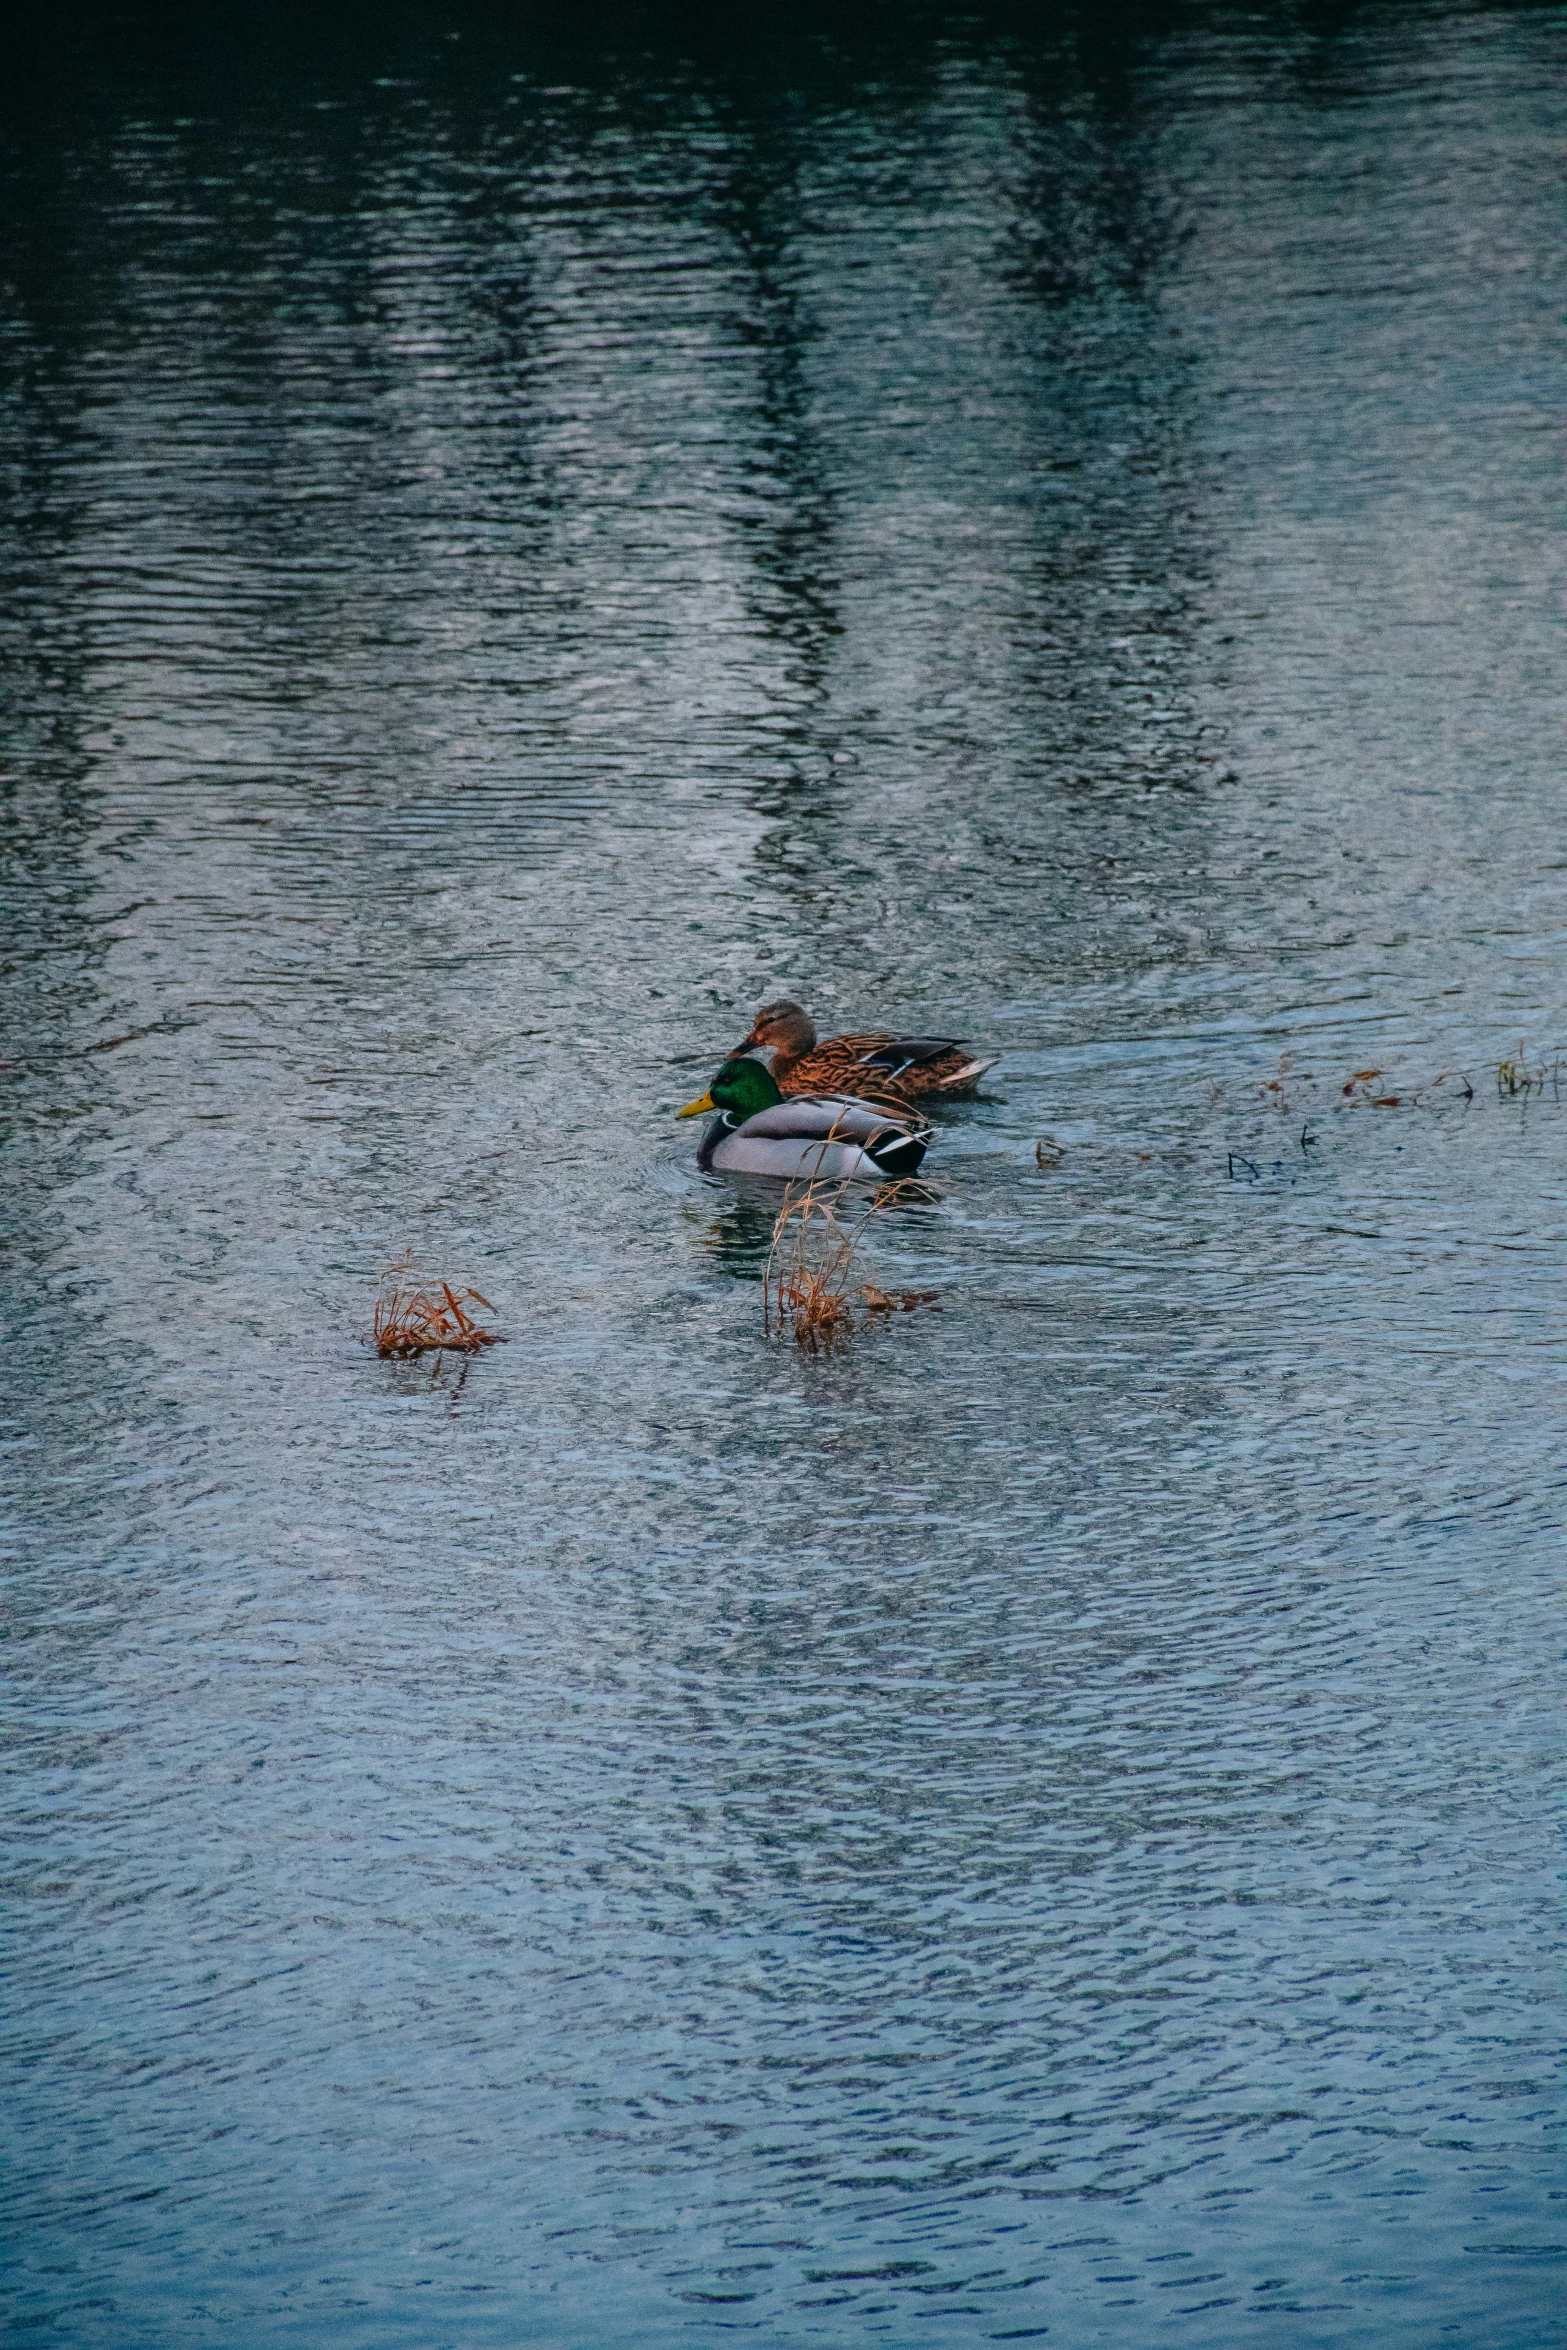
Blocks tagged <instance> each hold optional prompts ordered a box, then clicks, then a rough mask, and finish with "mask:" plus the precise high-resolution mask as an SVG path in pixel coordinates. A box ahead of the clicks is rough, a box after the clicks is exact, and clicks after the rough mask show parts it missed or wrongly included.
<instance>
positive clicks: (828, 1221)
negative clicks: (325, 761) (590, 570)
mask: <svg viewBox="0 0 1567 2350" xmlns="http://www.w3.org/2000/svg"><path fill="white" fill-rule="evenodd" d="M832 1133H833V1134H835V1133H836V1128H834V1129H833V1130H832ZM827 1139H828V1140H831V1139H832V1134H829V1136H828V1137H827ZM853 1188H854V1185H853V1182H852V1179H849V1178H835V1179H833V1180H830V1181H829V1180H827V1179H825V1178H823V1177H821V1176H813V1177H812V1178H811V1179H810V1180H809V1181H808V1182H807V1183H806V1184H805V1185H804V1187H803V1189H800V1190H791V1191H790V1193H789V1194H788V1195H787V1196H786V1197H785V1200H784V1204H783V1206H782V1207H781V1208H780V1209H779V1211H778V1214H777V1216H776V1218H775V1219H774V1222H773V1239H772V1246H771V1247H770V1248H769V1250H768V1252H767V1263H766V1266H765V1268H764V1270H763V1273H762V1327H763V1329H764V1330H765V1332H766V1333H767V1335H768V1337H769V1338H771V1337H773V1336H774V1335H775V1334H776V1335H777V1336H779V1337H781V1336H782V1335H783V1333H784V1332H785V1331H786V1330H787V1331H789V1332H791V1333H792V1334H793V1337H794V1342H795V1344H796V1346H798V1347H800V1348H802V1349H803V1350H804V1352H805V1353H807V1354H829V1353H831V1352H832V1350H833V1348H834V1347H838V1346H842V1345H844V1344H845V1343H846V1342H847V1341H848V1340H849V1339H850V1338H852V1337H853V1335H854V1312H853V1308H852V1306H851V1304H850V1275H851V1273H852V1272H853V1270H854V1255H855V1251H856V1249H857V1248H858V1247H859V1244H860V1241H861V1239H862V1237H863V1236H864V1232H865V1228H866V1226H867V1225H868V1224H869V1223H870V1221H871V1219H872V1217H873V1216H877V1215H880V1213H881V1211H882V1210H883V1209H884V1208H887V1207H890V1206H891V1205H892V1204H893V1202H894V1201H895V1200H898V1199H901V1198H904V1197H905V1196H907V1195H908V1194H909V1193H910V1192H913V1191H914V1190H915V1189H916V1186H915V1184H914V1182H913V1179H912V1178H908V1177H906V1178H904V1179H903V1180H902V1181H897V1182H891V1183H888V1184H885V1185H883V1186H882V1188H881V1189H880V1190H879V1191H878V1192H877V1193H876V1195H875V1197H874V1198H873V1199H872V1200H871V1202H870V1204H869V1206H868V1207H867V1208H866V1210H865V1213H864V1214H863V1215H862V1216H861V1217H860V1218H859V1219H858V1221H857V1222H856V1223H855V1224H854V1225H853V1226H845V1225H844V1224H843V1223H842V1222H841V1220H840V1216H839V1210H840V1209H841V1208H842V1206H843V1204H844V1202H845V1200H846V1199H847V1198H848V1195H849V1193H850V1191H851V1190H852V1189H853ZM813 1224H819V1225H820V1226H821V1228H822V1233H821V1238H820V1240H819V1241H818V1242H817V1244H816V1246H815V1247H812V1245H811V1227H812V1225H813ZM854 1294H855V1295H856V1296H858V1297H859V1298H860V1299H861V1301H862V1302H863V1304H864V1307H865V1310H866V1312H867V1313H887V1312H889V1311H891V1310H892V1308H893V1306H894V1303H895V1302H900V1301H895V1300H894V1299H893V1298H892V1297H891V1296H889V1295H888V1293H887V1292H886V1291H885V1290H881V1289H878V1288H876V1286H875V1284H874V1283H873V1282H862V1283H860V1284H858V1285H857V1286H856V1288H855V1291H854ZM935 1295H936V1292H935V1291H934V1290H906V1291H904V1292H903V1293H902V1298H901V1304H902V1307H903V1311H904V1312H906V1313H907V1312H910V1311H912V1309H913V1307H914V1306H915V1305H926V1304H929V1303H930V1302H931V1301H932V1300H933V1299H934V1297H935Z"/></svg>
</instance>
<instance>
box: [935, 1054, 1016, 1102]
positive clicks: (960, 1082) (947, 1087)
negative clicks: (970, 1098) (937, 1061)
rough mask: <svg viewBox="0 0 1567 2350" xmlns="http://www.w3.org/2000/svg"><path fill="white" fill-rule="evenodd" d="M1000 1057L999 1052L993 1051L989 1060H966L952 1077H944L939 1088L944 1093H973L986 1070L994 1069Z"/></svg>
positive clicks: (955, 1070) (954, 1071)
mask: <svg viewBox="0 0 1567 2350" xmlns="http://www.w3.org/2000/svg"><path fill="white" fill-rule="evenodd" d="M1000 1058H1001V1055H1000V1054H999V1053H992V1054H991V1056H990V1058H989V1060H988V1061H965V1062H964V1064H963V1066H962V1068H961V1069H954V1070H953V1072H952V1075H951V1076H950V1077H944V1078H943V1079H942V1081H941V1086H940V1089H939V1090H940V1091H941V1092H942V1093H972V1092H973V1090H974V1088H975V1086H976V1085H977V1084H978V1083H979V1081H980V1079H981V1078H982V1077H983V1076H984V1074H985V1071H986V1070H987V1069H993V1068H994V1067H995V1065H996V1063H997V1062H998V1061H999V1060H1000Z"/></svg>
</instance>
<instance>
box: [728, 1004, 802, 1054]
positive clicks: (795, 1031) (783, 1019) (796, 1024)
mask: <svg viewBox="0 0 1567 2350" xmlns="http://www.w3.org/2000/svg"><path fill="white" fill-rule="evenodd" d="M815 1043H816V1031H815V1029H814V1028H813V1027H812V1026H811V1023H810V1021H809V1020H808V1019H807V1018H806V1016H805V1014H804V1013H803V1012H802V1011H801V1009H800V1007H799V1005H798V1004H791V1003H789V1002H787V1001H782V1002H779V1003H776V1004H764V1005H763V1006H762V1008H761V1010H760V1011H759V1012H758V1013H757V1015H756V1018H755V1019H754V1020H753V1021H752V1023H751V1033H750V1035H749V1036H748V1037H747V1038H746V1040H745V1042H744V1044H742V1045H739V1046H737V1047H736V1050H737V1051H739V1052H742V1053H749V1052H753V1051H757V1050H760V1049H765V1047H767V1046H768V1045H773V1046H775V1047H776V1048H777V1052H778V1058H779V1059H780V1061H797V1060H799V1058H800V1056H801V1054H802V1053H808V1052H810V1051H811V1050H812V1048H813V1047H814V1045H815Z"/></svg>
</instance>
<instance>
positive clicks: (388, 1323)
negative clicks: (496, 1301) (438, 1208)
mask: <svg viewBox="0 0 1567 2350" xmlns="http://www.w3.org/2000/svg"><path fill="white" fill-rule="evenodd" d="M471 1305H474V1306H482V1307H483V1308H484V1310H485V1312H486V1313H491V1314H493V1313H494V1311H495V1308H494V1307H493V1306H492V1305H491V1303H490V1301H489V1299H488V1298H487V1297H485V1296H483V1295H482V1294H481V1293H480V1292H479V1291H478V1290H477V1289H463V1290H455V1289H453V1287H452V1285H451V1283H450V1282H449V1281H443V1280H430V1279H427V1278H425V1277H424V1276H423V1275H421V1274H419V1273H417V1272H416V1271H415V1269H414V1263H413V1258H412V1256H411V1255H408V1256H405V1257H402V1258H400V1259H399V1260H398V1262H397V1263H396V1264H395V1265H390V1266H388V1268H387V1270H386V1271H385V1272H384V1273H383V1274H382V1276H381V1294H380V1296H379V1297H378V1298H377V1299H376V1303H375V1317H374V1320H373V1322H372V1324H371V1333H370V1335H371V1343H372V1345H373V1346H374V1348H375V1351H376V1353H377V1354H378V1355H386V1356H392V1357H398V1358H400V1357H406V1356H408V1355H427V1354H477V1353H478V1352H479V1350H480V1349H481V1348H482V1347H486V1346H499V1345H500V1344H502V1335H501V1333H500V1331H499V1330H490V1329H487V1328H486V1327H485V1325H484V1324H483V1323H482V1322H479V1321H476V1320H475V1319H474V1317H473V1315H472V1314H470V1313H469V1311H468V1308H469V1306H471Z"/></svg>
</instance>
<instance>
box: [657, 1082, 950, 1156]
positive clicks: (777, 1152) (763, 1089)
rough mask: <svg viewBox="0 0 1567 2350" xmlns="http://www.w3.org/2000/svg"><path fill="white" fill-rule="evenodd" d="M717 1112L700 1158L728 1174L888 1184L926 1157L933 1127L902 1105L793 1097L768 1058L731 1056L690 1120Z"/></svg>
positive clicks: (691, 1109) (693, 1106)
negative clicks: (903, 1112)
mask: <svg viewBox="0 0 1567 2350" xmlns="http://www.w3.org/2000/svg"><path fill="white" fill-rule="evenodd" d="M704 1110H716V1111H717V1112H718V1115H717V1117H716V1118H715V1119H714V1120H713V1123H712V1125H711V1126H709V1128H708V1130H707V1132H706V1133H705V1134H704V1135H703V1137H702V1147H701V1149H700V1150H699V1151H698V1152H697V1154H696V1163H697V1165H698V1166H699V1167H701V1168H703V1169H710V1168H714V1167H717V1168H719V1169H720V1170H721V1171H722V1172H723V1173H724V1174H727V1175H777V1176H781V1177H783V1178H784V1180H785V1181H788V1182H797V1181H800V1180H801V1179H804V1180H805V1181H808V1182H811V1181H816V1180H818V1179H820V1180H823V1181H826V1182H829V1183H839V1182H851V1183H852V1182H861V1183H880V1182H881V1181H882V1180H883V1179H884V1178H885V1177H886V1176H889V1175H892V1176H897V1175H912V1174H913V1173H914V1170H915V1169H916V1167H918V1165H919V1163H920V1161H921V1159H922V1158H923V1157H924V1156H925V1145H926V1143H927V1141H928V1140H929V1139H930V1129H929V1127H927V1126H917V1125H916V1124H915V1122H914V1120H913V1119H912V1118H908V1117H902V1116H900V1115H899V1114H898V1112H897V1111H895V1110H892V1111H888V1110H873V1109H871V1108H869V1107H868V1106H867V1104H866V1103H864V1102H858V1101H849V1100H847V1099H845V1098H844V1096H843V1095H841V1094H840V1095H839V1096H837V1098H836V1099H834V1098H833V1097H832V1096H830V1095H829V1096H825V1097H819V1098H816V1099H812V1100H801V1099H798V1098H796V1099H795V1100H793V1101H785V1099H784V1097H783V1095H782V1094H781V1093H780V1092H779V1090H778V1088H777V1086H776V1085H775V1084H774V1083H773V1080H772V1078H771V1076H770V1075H769V1073H768V1071H767V1070H766V1069H764V1068H763V1066H762V1064H761V1062H760V1061H745V1060H739V1059H736V1060H732V1061H726V1062H725V1063H724V1065H723V1067H722V1068H721V1069H720V1070H719V1072H718V1075H717V1076H716V1077H715V1078H714V1079H713V1082H712V1084H711V1085H710V1086H709V1087H708V1089H707V1091H706V1093H704V1094H703V1095H702V1096H701V1098H700V1099H699V1100H697V1101H694V1102H687V1104H686V1106H685V1108H684V1109H683V1110H682V1111H681V1112H680V1116H681V1117H682V1118H696V1117H699V1116H700V1115H701V1113H702V1112H703V1111H704Z"/></svg>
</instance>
